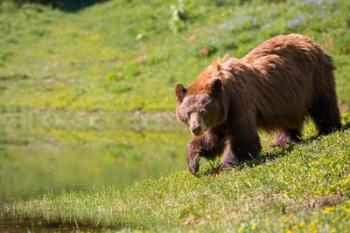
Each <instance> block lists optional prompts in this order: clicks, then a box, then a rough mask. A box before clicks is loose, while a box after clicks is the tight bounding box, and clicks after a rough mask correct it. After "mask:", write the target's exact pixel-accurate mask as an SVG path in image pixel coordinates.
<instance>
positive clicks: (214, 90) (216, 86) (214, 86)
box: [209, 78, 222, 95]
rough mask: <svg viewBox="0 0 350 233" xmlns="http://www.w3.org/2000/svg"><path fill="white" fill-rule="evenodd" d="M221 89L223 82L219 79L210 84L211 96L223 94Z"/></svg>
mask: <svg viewBox="0 0 350 233" xmlns="http://www.w3.org/2000/svg"><path fill="white" fill-rule="evenodd" d="M221 89H222V85H221V80H220V79H218V78H217V79H214V81H212V82H211V83H210V87H209V93H210V94H211V95H217V94H220V93H221Z"/></svg>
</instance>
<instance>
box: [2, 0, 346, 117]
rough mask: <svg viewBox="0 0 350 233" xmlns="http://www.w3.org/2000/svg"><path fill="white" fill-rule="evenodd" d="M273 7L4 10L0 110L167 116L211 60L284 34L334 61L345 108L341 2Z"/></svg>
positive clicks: (121, 4) (110, 5) (112, 5)
mask: <svg viewBox="0 0 350 233" xmlns="http://www.w3.org/2000/svg"><path fill="white" fill-rule="evenodd" d="M278 2H279V1H262V0H261V1H254V4H253V2H252V1H237V0H234V1H184V6H183V9H181V7H180V4H179V2H177V1H172V4H174V6H175V8H176V7H177V8H176V9H177V10H174V9H173V10H171V8H170V5H172V4H171V2H168V1H161V0H156V1H141V0H140V1H136V0H135V1H122V0H119V1H109V2H107V3H104V4H96V5H94V6H92V7H90V8H86V9H85V10H82V11H80V12H78V13H74V14H71V13H64V12H62V11H59V10H54V9H50V8H48V7H45V6H41V5H35V4H24V5H23V6H22V7H21V8H16V7H15V6H13V4H11V1H8V0H7V1H4V2H3V3H1V5H0V12H1V14H0V37H1V38H2V39H1V41H0V50H1V55H0V89H1V94H0V98H1V99H2V101H1V106H2V107H3V108H6V109H23V108H24V109H27V108H35V109H37V108H39V109H64V110H107V111H116V112H126V111H134V110H142V111H173V109H174V96H173V92H174V85H175V83H176V82H180V81H181V82H184V83H189V82H190V80H192V79H193V78H194V77H195V75H196V74H198V73H199V72H200V71H201V70H202V69H203V68H204V67H205V66H206V65H207V64H208V63H209V62H210V61H211V60H213V59H214V58H215V57H217V56H223V55H224V54H225V53H229V54H231V55H232V56H236V57H242V56H243V55H244V54H245V53H247V52H248V51H249V50H251V49H252V48H254V47H255V46H257V45H258V44H260V43H261V42H263V41H265V40H266V39H268V38H270V37H272V36H274V35H278V34H285V33H291V32H297V33H303V34H306V35H308V36H311V37H312V38H314V39H315V40H316V41H317V42H318V43H319V44H320V45H321V46H322V47H323V48H324V49H325V50H326V51H327V52H328V53H330V54H332V56H333V57H334V59H335V63H336V66H337V71H336V76H337V88H338V93H339V99H340V102H350V94H349V93H350V85H348V84H347V81H348V80H349V78H348V77H347V74H348V73H349V71H350V64H349V59H348V56H349V52H350V47H349V41H350V34H349V33H348V31H349V25H350V19H349V14H348V12H349V9H350V3H349V1H346V0H339V1H322V0H321V1H288V3H283V2H282V1H281V3H278ZM174 14H175V17H174V16H172V15H174ZM176 16H177V17H176ZM176 19H178V20H176ZM19 89H20V90H21V91H18V90H19Z"/></svg>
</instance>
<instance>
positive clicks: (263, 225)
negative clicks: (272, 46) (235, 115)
mask: <svg viewBox="0 0 350 233" xmlns="http://www.w3.org/2000/svg"><path fill="white" fill-rule="evenodd" d="M343 118H344V120H345V122H346V124H345V127H344V130H342V131H339V132H336V133H334V134H331V135H329V136H325V137H322V138H320V139H316V140H311V139H309V140H306V142H305V143H303V144H300V145H297V146H295V147H294V148H293V150H291V151H290V152H287V151H279V150H272V149H267V150H266V151H264V152H263V154H262V156H261V158H259V159H258V160H255V161H253V162H252V163H250V164H247V165H244V166H242V167H241V168H239V169H235V170H233V171H230V172H226V173H221V174H219V175H217V176H208V175H205V172H204V170H208V169H210V164H209V163H208V164H205V165H204V168H202V171H201V176H200V177H199V178H196V177H193V176H192V175H190V174H189V172H187V171H182V172H177V173H174V174H172V175H170V176H168V177H164V178H161V179H159V180H148V181H144V182H140V183H137V184H135V185H134V186H131V187H129V188H126V189H124V190H122V191H118V190H116V189H113V188H105V189H103V190H96V189H95V190H89V191H78V192H62V193H60V194H47V195H44V196H43V197H41V198H38V199H33V200H23V201H19V202H16V203H12V204H8V205H5V206H4V207H3V210H5V213H7V214H10V215H12V216H14V217H15V218H19V219H23V218H27V219H28V218H30V219H33V218H34V219H41V220H43V222H47V223H65V224H75V223H76V224H78V225H81V224H92V225H99V226H104V227H105V226H112V227H126V228H135V227H136V228H142V229H153V230H165V229H166V230H168V231H169V230H194V229H197V230H204V231H208V230H228V229H231V230H232V229H234V231H237V232H246V231H252V230H254V231H260V232H271V231H273V232H275V231H288V230H292V231H293V232H295V231H296V232H298V231H308V232H312V231H315V232H319V231H324V230H325V231H330V232H333V231H336V232H345V230H346V229H349V227H350V199H349V197H350V159H349V156H350V129H349V120H350V113H349V112H348V113H346V114H345V115H344V117H343ZM310 128H312V127H310V126H308V127H307V129H306V130H305V131H308V132H311V131H313V130H312V129H310ZM309 134H310V133H309ZM311 134H312V133H311Z"/></svg>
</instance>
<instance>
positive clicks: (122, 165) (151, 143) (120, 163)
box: [0, 110, 189, 204]
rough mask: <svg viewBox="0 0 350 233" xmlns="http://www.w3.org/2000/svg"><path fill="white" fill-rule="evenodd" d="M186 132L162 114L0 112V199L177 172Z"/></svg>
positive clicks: (119, 185)
mask: <svg viewBox="0 0 350 233" xmlns="http://www.w3.org/2000/svg"><path fill="white" fill-rule="evenodd" d="M188 138H189V134H188V133H187V132H186V131H185V129H184V127H183V126H181V125H180V124H179V123H177V122H176V119H175V117H174V115H173V114H169V113H155V114H144V113H137V112H136V113H129V114H117V113H101V112H95V113H86V112H74V113H67V112H45V111H30V112H29V111H27V112H26V111H23V110H19V111H14V110H11V111H8V110H6V111H4V110H3V111H2V113H1V114H0V174H1V175H0V204H1V203H4V202H11V201H15V200H16V199H18V198H32V197H36V196H40V195H42V194H43V193H47V192H60V191H63V190H82V189H89V188H91V187H94V188H96V187H102V186H113V187H116V188H123V187H126V186H128V185H131V184H133V183H134V182H135V181H139V180H142V179H147V178H157V177H161V176H164V175H167V174H169V173H170V172H172V171H176V170H183V169H185V168H186V164H185V162H186V160H185V145H186V142H187V140H188Z"/></svg>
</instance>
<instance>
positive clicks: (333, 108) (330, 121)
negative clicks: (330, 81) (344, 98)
mask: <svg viewBox="0 0 350 233" xmlns="http://www.w3.org/2000/svg"><path fill="white" fill-rule="evenodd" d="M309 114H310V116H311V118H312V119H313V121H314V122H315V124H316V127H317V129H318V132H319V134H320V135H326V134H329V133H331V132H332V131H334V130H338V129H340V128H341V121H340V114H339V109H338V105H337V99H336V95H335V93H334V91H332V93H331V95H330V96H328V98H327V97H324V98H320V99H319V100H318V101H317V102H316V103H315V104H314V105H313V106H312V107H311V108H310V109H309Z"/></svg>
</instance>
